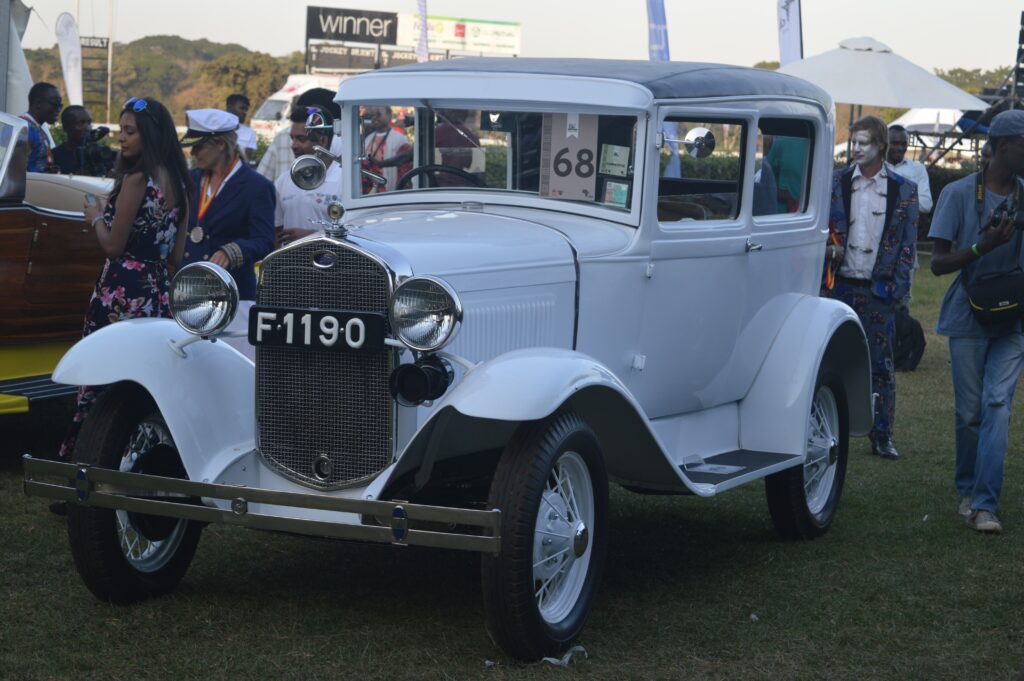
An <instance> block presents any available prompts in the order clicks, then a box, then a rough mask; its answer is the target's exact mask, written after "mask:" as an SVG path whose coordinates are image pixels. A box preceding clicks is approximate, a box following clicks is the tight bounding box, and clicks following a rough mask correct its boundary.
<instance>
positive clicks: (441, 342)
mask: <svg viewBox="0 0 1024 681" xmlns="http://www.w3.org/2000/svg"><path fill="white" fill-rule="evenodd" d="M390 317H391V329H392V331H394V332H395V335H397V336H398V338H399V340H401V341H402V342H403V343H405V344H406V345H408V346H409V347H410V348H412V349H413V350H419V351H421V352H431V351H433V350H440V349H441V348H443V347H444V346H445V345H447V344H448V342H449V341H451V339H452V338H453V337H454V336H455V332H456V331H457V330H458V328H459V324H461V323H462V303H461V302H459V297H458V295H456V293H455V291H454V290H453V289H452V287H451V286H449V285H448V284H446V283H445V282H443V281H441V280H440V279H437V278H435V277H412V278H411V279H407V280H406V281H404V282H402V284H401V285H400V286H399V287H398V289H396V290H395V294H394V295H393V296H392V297H391V310H390Z"/></svg>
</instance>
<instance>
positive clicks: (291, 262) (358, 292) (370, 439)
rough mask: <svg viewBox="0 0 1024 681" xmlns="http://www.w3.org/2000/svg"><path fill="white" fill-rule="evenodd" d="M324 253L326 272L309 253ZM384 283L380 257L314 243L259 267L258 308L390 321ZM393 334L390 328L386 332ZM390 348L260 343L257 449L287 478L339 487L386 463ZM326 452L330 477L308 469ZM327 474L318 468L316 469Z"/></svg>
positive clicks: (387, 280) (390, 423)
mask: <svg viewBox="0 0 1024 681" xmlns="http://www.w3.org/2000/svg"><path fill="white" fill-rule="evenodd" d="M324 251H329V252H330V253H331V254H332V255H333V257H334V259H335V262H334V264H333V266H331V267H329V268H320V267H316V266H314V264H313V262H314V257H317V258H318V260H319V261H320V262H321V263H322V262H323V258H322V256H321V255H318V254H322V253H323V252H324ZM389 291H390V277H389V275H388V273H387V271H386V270H385V269H384V268H383V267H382V266H381V265H380V264H378V263H377V262H376V261H374V260H373V259H371V258H369V257H367V256H366V255H364V254H362V253H359V252H357V251H352V250H350V249H348V248H344V247H341V246H338V245H337V244H334V243H332V242H330V241H326V240H324V241H313V242H310V243H306V244H302V245H300V246H296V247H294V248H292V249H288V250H285V251H282V252H280V253H277V254H275V255H274V256H272V257H271V258H268V259H267V260H266V261H264V263H263V266H262V268H261V272H260V286H259V289H258V291H257V293H256V304H257V305H263V306H268V307H286V308H297V309H324V310H348V311H354V312H378V313H383V314H385V315H386V313H387V301H388V296H389ZM386 333H387V334H388V335H390V333H391V329H390V326H388V327H387V328H386ZM392 362H393V352H392V351H391V350H389V349H384V350H380V351H376V352H321V351H307V350H298V349H293V348H278V347H260V348H258V349H257V352H256V416H257V423H258V437H259V440H258V443H259V450H260V453H261V455H262V456H263V458H264V459H265V460H266V461H267V462H268V463H269V464H270V465H272V466H274V467H275V468H276V469H278V470H279V471H280V472H281V473H282V474H283V475H284V476H286V477H288V478H290V479H292V480H295V481H296V482H299V483H301V484H304V485H307V486H309V487H314V488H317V489H324V490H328V489H338V488H340V487H344V486H346V485H347V484H351V483H353V482H354V481H357V480H360V479H362V478H366V477H368V476H371V475H373V474H375V473H377V472H378V471H380V470H382V469H383V468H385V467H386V466H388V464H390V462H391V455H392V442H393V427H394V409H393V403H392V399H391V395H390V394H389V392H388V377H389V375H390V373H391V369H392ZM324 456H326V457H327V459H328V460H329V461H330V467H329V468H330V473H329V475H327V476H322V475H320V476H318V475H317V474H316V473H314V468H313V466H314V463H315V462H316V461H317V459H320V458H322V457H324ZM320 473H321V474H322V473H323V467H322V466H321V468H320Z"/></svg>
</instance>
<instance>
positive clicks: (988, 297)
mask: <svg viewBox="0 0 1024 681" xmlns="http://www.w3.org/2000/svg"><path fill="white" fill-rule="evenodd" d="M1014 181H1015V183H1016V185H1017V191H1016V192H1015V193H1014V203H1013V206H1012V207H1008V212H1010V213H1011V214H1015V213H1016V211H1017V210H1018V209H1019V208H1020V207H1021V186H1020V180H1019V179H1017V178H1016V177H1014ZM975 199H976V202H977V206H978V217H979V220H980V218H981V211H982V208H983V205H984V200H985V184H984V176H983V175H982V173H978V176H977V180H976V182H975ZM999 210H1000V209H999V208H997V209H996V212H997V213H998V212H999ZM1015 218H1016V216H1015ZM1013 238H1014V239H1016V240H1017V257H1016V258H1015V259H1014V262H1016V263H1017V267H1015V268H1013V269H1012V270H1010V271H1009V272H989V273H988V274H983V275H981V276H980V277H971V276H968V272H967V270H964V289H965V290H966V291H967V300H968V302H969V303H970V305H971V312H972V313H973V314H974V318H975V319H976V320H977V321H978V323H979V324H981V325H982V326H996V325H999V324H1007V323H1010V322H1015V321H1017V320H1018V319H1021V318H1022V317H1024V270H1022V269H1021V267H1020V249H1021V232H1020V230H1019V229H1018V230H1017V233H1016V234H1014V235H1013Z"/></svg>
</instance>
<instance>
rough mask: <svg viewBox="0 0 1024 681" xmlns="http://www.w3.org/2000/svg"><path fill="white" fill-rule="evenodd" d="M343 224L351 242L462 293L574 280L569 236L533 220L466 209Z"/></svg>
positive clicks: (417, 212) (363, 218) (380, 216)
mask: <svg viewBox="0 0 1024 681" xmlns="http://www.w3.org/2000/svg"><path fill="white" fill-rule="evenodd" d="M345 226H346V227H347V228H348V229H349V230H350V232H349V233H350V239H351V240H352V241H353V242H356V243H361V245H362V246H363V247H365V248H368V249H370V250H372V251H374V252H376V253H378V254H379V255H380V256H382V257H383V258H385V259H386V260H388V261H390V262H392V263H394V264H402V265H405V266H407V267H408V269H410V270H411V271H412V273H413V274H416V275H427V274H429V275H433V276H439V277H442V278H444V279H445V280H446V281H448V282H449V283H450V284H452V285H453V286H456V288H458V289H460V290H475V289H486V288H499V287H513V286H529V285H537V284H550V283H558V282H567V281H574V280H575V278H576V260H575V255H574V253H573V249H572V247H571V246H570V245H569V242H568V240H567V239H566V237H565V236H564V235H563V234H561V233H560V232H558V231H556V230H554V229H551V228H548V227H545V226H543V225H540V224H537V223H535V222H529V221H526V220H521V219H516V218H508V217H503V216H499V215H490V214H487V213H482V212H477V211H467V210H409V211H401V212H388V213H379V214H370V215H365V216H360V217H358V218H356V219H353V220H350V221H349V222H347V223H346V225H345ZM396 269H398V270H399V271H400V270H401V269H405V268H404V267H399V268H396Z"/></svg>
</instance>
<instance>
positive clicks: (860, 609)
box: [0, 259, 1024, 680]
mask: <svg viewBox="0 0 1024 681" xmlns="http://www.w3.org/2000/svg"><path fill="white" fill-rule="evenodd" d="M926 263H927V260H926V259H925V269H924V270H922V271H921V272H920V273H919V276H918V278H917V282H916V283H915V295H914V302H913V306H912V312H913V314H914V315H915V316H917V317H918V318H919V319H920V320H921V321H922V323H923V324H924V326H925V331H926V335H927V339H928V349H927V351H926V353H925V356H924V359H923V361H922V363H921V365H920V367H919V368H918V370H917V371H916V372H914V373H910V374H900V375H899V377H898V405H897V423H896V433H895V438H894V439H895V442H896V445H897V446H898V447H899V451H900V453H901V454H902V456H903V458H902V460H900V461H898V462H888V461H882V460H880V459H877V458H874V457H872V456H871V455H870V453H869V452H870V449H869V446H868V443H867V441H866V440H863V439H858V440H854V441H853V442H852V443H851V454H850V463H849V471H848V474H847V480H846V489H845V492H844V494H843V501H842V504H841V506H840V510H839V515H838V517H837V519H836V522H835V525H834V526H833V528H832V531H831V532H830V533H829V534H827V535H826V536H825V537H823V538H821V539H818V540H816V541H813V542H806V543H799V542H786V541H782V540H780V539H778V538H777V537H776V535H775V533H774V531H773V529H772V527H771V521H770V519H769V517H768V511H767V507H766V504H765V501H764V492H763V485H761V484H760V483H755V484H752V485H748V486H746V487H744V488H740V489H738V490H735V491H732V492H729V493H726V494H724V495H723V496H721V497H719V498H715V499H710V500H707V499H697V498H692V497H642V496H637V495H633V494H630V493H628V492H625V491H623V490H620V489H615V490H613V493H612V513H611V538H610V542H611V548H610V553H609V560H608V564H607V570H606V576H605V579H604V583H603V585H602V587H601V590H600V592H599V596H598V598H597V601H596V604H595V607H594V609H593V612H592V614H591V617H590V621H589V623H588V624H587V627H586V629H585V630H584V632H583V636H582V639H581V641H580V643H581V644H582V645H583V646H584V647H585V648H586V650H587V652H588V653H589V658H588V659H582V658H581V657H577V658H576V659H575V660H574V661H573V663H572V665H571V666H570V667H568V668H566V669H556V668H553V667H551V666H549V665H545V664H534V665H521V664H517V663H514V662H511V661H510V660H508V659H506V658H505V657H504V656H502V654H501V653H500V651H499V650H498V649H497V648H496V647H495V646H494V645H493V644H492V643H491V641H490V640H489V639H488V637H487V634H486V632H485V630H484V627H483V606H482V603H481V595H480V586H479V567H478V562H477V558H476V557H474V556H473V555H471V554H464V553H456V552H444V551H433V550H418V549H398V548H392V547H380V546H365V545H357V544H346V543H342V542H329V541H322V540H316V539H307V538H299V537H291V536H283V535H274V534H265V533H259V532H254V531H250V530H244V529H240V528H232V527H209V528H207V529H206V530H205V531H204V534H203V539H202V541H201V542H200V545H199V551H198V553H197V555H196V558H195V561H194V562H193V564H192V568H191V569H190V571H189V573H188V574H187V575H186V577H185V579H184V581H183V582H182V584H181V586H180V587H179V589H178V590H177V591H176V592H175V593H174V594H172V595H170V596H167V597H164V598H161V599H158V600H153V601H149V602H146V603H142V604H138V605H135V606H131V607H118V606H111V605H107V604H105V603H100V602H98V601H97V600H96V599H94V598H93V597H92V595H91V594H90V593H89V592H88V591H86V589H85V587H84V586H83V585H82V583H81V581H80V580H79V578H78V575H77V573H76V572H75V569H74V566H73V565H72V562H71V555H70V552H69V550H68V546H67V539H66V535H65V527H64V525H65V523H64V521H63V520H62V519H59V518H57V517H56V516H53V515H51V514H49V513H48V512H47V511H46V503H45V502H44V501H43V500H41V499H28V498H26V497H25V496H24V495H23V494H22V492H21V471H20V463H19V461H18V460H17V456H16V452H18V451H23V450H26V449H27V450H29V451H32V452H33V453H35V454H40V455H42V454H47V453H49V452H51V451H53V449H54V448H55V446H56V442H57V441H58V440H59V438H60V436H61V433H62V431H63V428H64V427H65V423H64V419H66V418H67V409H66V405H65V406H64V407H63V408H62V407H54V408H51V409H50V410H48V411H43V410H40V414H39V415H37V416H36V417H34V418H33V419H32V420H31V421H29V420H25V419H11V418H8V419H6V420H4V421H0V428H2V430H3V437H2V438H0V439H2V440H4V441H5V444H4V447H3V449H4V452H3V456H2V457H0V513H2V518H3V521H2V524H0V547H2V548H0V575H2V577H0V584H2V592H0V678H2V679H64V678H76V679H197V678H204V679H205V678H211V679H221V678H223V679H227V678H232V679H328V678H330V679H357V678H358V679H415V678H422V679H473V678H482V679H551V678H586V679H609V680H611V679H614V680H620V679H647V678H651V679H744V680H746V679H772V680H776V679H901V680H902V679H909V680H919V679H920V680H932V679H935V680H938V679H964V680H968V679H969V680H976V679H1006V680H1010V679H1013V678H1015V675H1016V673H1017V671H1018V670H1020V669H1021V668H1022V667H1024V645H1022V644H1024V616H1022V615H1024V561H1022V558H1024V465H1022V462H1021V460H1020V453H1021V451H1022V442H1024V426H1022V425H1021V424H1016V426H1015V427H1014V428H1012V429H1011V443H1010V454H1009V456H1008V457H1007V462H1006V484H1005V487H1004V491H1003V498H1002V504H1001V508H1000V518H1001V519H1002V520H1003V523H1004V526H1005V533H1004V534H1003V535H1002V536H998V537H994V536H980V535H977V534H975V533H973V532H971V531H970V530H968V529H967V527H966V526H965V525H964V521H963V519H962V518H961V517H960V516H958V515H957V513H956V505H957V495H956V492H955V489H954V487H953V483H952V459H953V446H952V443H953V418H952V390H951V386H950V377H949V368H948V366H947V354H948V353H947V347H946V343H945V341H944V340H943V339H940V338H938V337H936V336H935V335H934V333H932V331H931V329H932V328H934V324H935V319H936V316H937V314H938V308H939V302H940V300H941V297H942V294H943V292H944V291H945V288H946V286H947V285H948V283H949V282H950V281H951V278H950V277H944V278H942V279H937V278H936V277H933V276H932V275H931V273H930V272H928V271H927V264H926ZM491 662H493V663H494V664H490V663H491Z"/></svg>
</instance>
